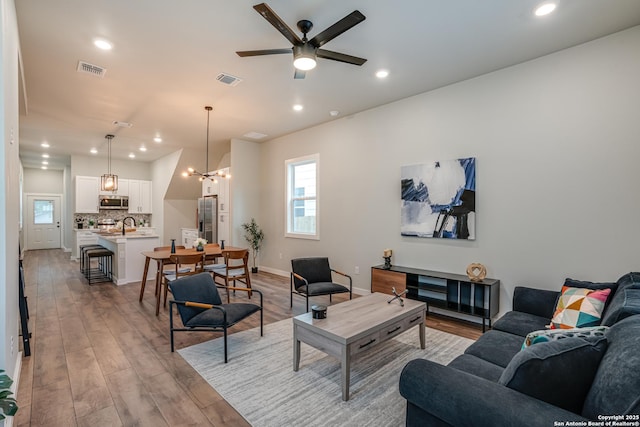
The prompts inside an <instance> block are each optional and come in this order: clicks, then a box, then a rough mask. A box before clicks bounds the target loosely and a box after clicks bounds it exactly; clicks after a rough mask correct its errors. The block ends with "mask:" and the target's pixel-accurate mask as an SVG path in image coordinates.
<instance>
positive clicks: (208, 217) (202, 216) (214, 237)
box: [198, 196, 218, 243]
mask: <svg viewBox="0 0 640 427" xmlns="http://www.w3.org/2000/svg"><path fill="white" fill-rule="evenodd" d="M198 237H201V238H203V239H206V240H207V243H217V242H218V196H206V197H202V198H200V199H198Z"/></svg>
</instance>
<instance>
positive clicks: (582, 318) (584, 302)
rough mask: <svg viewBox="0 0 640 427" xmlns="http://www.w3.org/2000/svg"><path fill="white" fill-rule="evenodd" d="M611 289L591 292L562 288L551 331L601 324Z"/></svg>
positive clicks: (588, 290) (581, 289) (589, 290)
mask: <svg viewBox="0 0 640 427" xmlns="http://www.w3.org/2000/svg"><path fill="white" fill-rule="evenodd" d="M610 293H611V289H601V290H597V291H596V290H591V289H584V288H570V287H568V286H563V287H562V295H560V298H558V305H557V306H556V311H555V313H554V314H553V317H552V318H551V329H571V328H582V327H587V326H596V325H599V324H600V319H601V318H602V312H603V311H604V304H605V302H606V301H607V298H608V297H609V294H610Z"/></svg>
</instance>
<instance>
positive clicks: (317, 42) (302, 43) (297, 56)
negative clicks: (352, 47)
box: [236, 3, 367, 79]
mask: <svg viewBox="0 0 640 427" xmlns="http://www.w3.org/2000/svg"><path fill="white" fill-rule="evenodd" d="M253 8H254V9H255V10H256V11H257V12H258V13H259V14H260V15H262V16H263V17H264V19H266V20H267V21H269V23H270V24H271V25H273V26H274V27H275V28H276V30H278V31H280V33H281V34H282V35H283V36H285V38H286V39H287V40H289V41H290V42H291V43H292V44H293V47H291V48H289V49H264V50H245V51H240V52H236V53H237V54H238V56H242V57H245V56H260V55H279V54H283V53H292V52H293V65H294V67H295V68H296V71H295V74H294V76H293V77H294V78H296V79H304V77H305V74H306V71H308V70H311V69H313V68H314V67H315V66H316V58H324V59H331V60H334V61H340V62H345V63H347V64H353V65H362V64H364V63H365V62H367V60H366V59H364V58H358V57H357V56H351V55H346V54H344V53H339V52H334V51H331V50H326V49H320V48H321V47H322V45H324V44H325V43H327V42H329V41H331V40H333V39H334V38H336V37H338V36H339V35H340V34H342V33H344V32H345V31H347V30H349V29H350V28H352V27H355V26H356V25H358V24H359V23H361V22H362V21H364V20H365V19H366V18H365V16H364V15H363V14H362V13H360V12H359V11H357V10H354V11H353V12H351V13H350V14H349V15H347V16H345V17H344V18H342V19H341V20H339V21H338V22H336V23H335V24H333V25H332V26H330V27H329V28H327V29H326V30H324V31H322V32H321V33H320V34H317V35H316V36H315V37H314V38H312V39H311V40H307V33H308V32H309V31H311V28H312V27H313V23H312V22H311V21H309V20H306V19H303V20H301V21H298V29H299V30H300V32H302V34H303V36H302V39H301V38H300V37H298V35H297V34H295V33H294V32H293V30H291V28H289V27H288V26H287V24H285V23H284V21H282V19H281V18H280V17H279V16H278V15H276V13H275V12H274V11H273V10H272V9H271V8H270V7H269V6H268V5H267V4H266V3H260V4H257V5H255V6H253Z"/></svg>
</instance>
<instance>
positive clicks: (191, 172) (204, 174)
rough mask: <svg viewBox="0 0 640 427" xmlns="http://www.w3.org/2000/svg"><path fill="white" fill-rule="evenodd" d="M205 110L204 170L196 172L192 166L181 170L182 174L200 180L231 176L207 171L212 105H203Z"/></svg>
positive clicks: (214, 180) (213, 179)
mask: <svg viewBox="0 0 640 427" xmlns="http://www.w3.org/2000/svg"><path fill="white" fill-rule="evenodd" d="M204 109H205V110H207V157H206V159H207V160H206V164H205V171H204V172H198V171H197V170H195V169H194V168H192V167H189V168H187V172H182V176H185V177H187V176H193V175H195V176H197V177H198V179H199V180H200V181H204V180H205V179H210V180H212V181H213V182H217V181H216V178H217V177H220V178H231V175H229V174H228V173H224V172H220V171H216V172H214V173H209V116H210V115H211V110H213V107H211V106H209V105H207V106H206V107H204Z"/></svg>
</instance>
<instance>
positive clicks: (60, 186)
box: [23, 168, 64, 194]
mask: <svg viewBox="0 0 640 427" xmlns="http://www.w3.org/2000/svg"><path fill="white" fill-rule="evenodd" d="M63 175H64V171H62V170H42V169H35V168H24V187H23V191H24V192H25V193H39V194H62V193H64V181H63Z"/></svg>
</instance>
